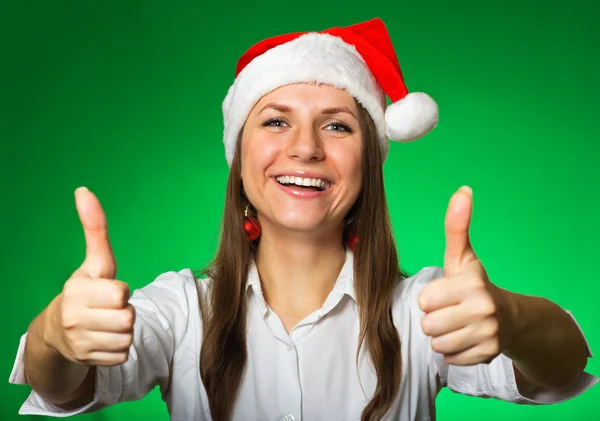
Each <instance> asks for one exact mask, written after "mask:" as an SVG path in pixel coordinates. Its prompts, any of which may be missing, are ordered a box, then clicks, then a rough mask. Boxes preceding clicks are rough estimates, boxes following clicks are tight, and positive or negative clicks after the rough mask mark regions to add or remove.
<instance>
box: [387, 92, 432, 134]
mask: <svg viewBox="0 0 600 421" xmlns="http://www.w3.org/2000/svg"><path fill="white" fill-rule="evenodd" d="M438 115H439V111H438V106H437V103H436V102H435V101H434V100H433V98H431V97H430V96H429V95H427V94H425V93H423V92H411V93H409V94H408V95H407V96H405V97H404V98H402V99H401V100H400V101H398V102H396V103H394V104H392V105H390V106H389V107H388V108H387V110H386V112H385V126H386V134H387V136H388V138H389V139H390V140H395V141H398V142H410V141H411V140H416V139H419V138H421V137H423V136H425V135H426V134H427V133H428V132H430V131H431V130H432V129H433V128H434V127H435V126H437V123H438Z"/></svg>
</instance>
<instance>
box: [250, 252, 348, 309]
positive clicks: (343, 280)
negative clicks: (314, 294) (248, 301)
mask: <svg viewBox="0 0 600 421" xmlns="http://www.w3.org/2000/svg"><path fill="white" fill-rule="evenodd" d="M248 288H252V290H253V291H254V293H255V294H256V296H257V297H258V299H259V301H260V303H261V304H262V306H263V308H265V309H266V308H267V304H266V302H265V299H264V296H263V293H262V288H261V285H260V277H259V276H258V269H257V268H256V262H255V261H254V257H253V256H250V266H249V269H248V279H247V280H246V291H248ZM332 293H337V294H342V295H344V294H345V295H348V296H350V297H351V298H352V299H353V300H354V301H356V292H355V289H354V254H353V253H352V252H351V251H350V250H349V249H346V261H345V262H344V265H343V266H342V270H341V271H340V274H339V275H338V278H337V280H336V281H335V284H334V286H333V290H332ZM337 294H336V295H337ZM332 295H333V294H329V296H330V297H331V296H332ZM328 300H329V298H328ZM326 302H327V301H326Z"/></svg>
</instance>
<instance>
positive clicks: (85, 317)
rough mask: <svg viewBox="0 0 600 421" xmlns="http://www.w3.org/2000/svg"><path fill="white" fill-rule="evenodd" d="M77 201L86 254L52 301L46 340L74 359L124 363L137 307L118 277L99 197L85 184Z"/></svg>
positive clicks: (79, 191) (85, 362)
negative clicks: (130, 299) (132, 304)
mask: <svg viewBox="0 0 600 421" xmlns="http://www.w3.org/2000/svg"><path fill="white" fill-rule="evenodd" d="M75 200H76V207H77V213H78V214H79V218H80V220H81V225H82V226H83V233H84V235H85V243H86V256H85V260H84V261H83V264H82V265H81V266H80V267H79V268H78V269H77V270H76V271H75V272H74V273H73V275H72V276H71V277H70V278H69V279H68V280H67V281H66V283H65V285H64V287H63V290H62V292H61V293H60V294H59V295H58V296H57V297H56V298H55V299H54V300H53V302H52V303H51V304H50V306H49V316H48V318H47V323H48V325H47V327H46V329H44V332H45V333H44V336H45V341H46V343H47V344H48V345H49V346H51V347H52V348H54V349H56V350H57V351H58V352H59V353H60V354H61V355H62V356H63V357H65V358H66V359H68V360H70V361H73V362H75V363H79V364H85V365H90V366H94V365H117V364H121V363H123V362H125V361H127V359H128V355H129V347H130V346H131V343H132V341H133V324H134V320H135V310H134V308H133V306H131V305H130V304H128V300H129V294H130V291H129V287H128V286H127V284H126V283H124V282H121V281H117V280H115V279H114V278H115V276H116V273H117V262H116V259H115V256H114V253H113V251H112V247H111V245H110V241H109V239H108V228H107V223H106V216H105V214H104V211H103V210H102V206H101V205H100V202H99V201H98V199H97V198H96V196H95V195H94V194H93V193H92V192H90V191H89V190H87V189H86V188H85V187H80V188H79V189H77V190H76V192H75Z"/></svg>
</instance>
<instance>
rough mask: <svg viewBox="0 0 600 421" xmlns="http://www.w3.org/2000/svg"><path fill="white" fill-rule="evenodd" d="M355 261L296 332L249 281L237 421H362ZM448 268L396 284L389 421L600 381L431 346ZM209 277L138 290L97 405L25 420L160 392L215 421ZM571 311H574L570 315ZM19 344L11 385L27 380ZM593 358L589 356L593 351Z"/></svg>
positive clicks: (175, 279)
mask: <svg viewBox="0 0 600 421" xmlns="http://www.w3.org/2000/svg"><path fill="white" fill-rule="evenodd" d="M352 267H353V255H352V253H351V252H348V253H347V258H346V262H345V263H344V266H343V267H342V270H341V272H340V275H339V277H338V279H337V281H336V283H335V286H334V288H333V290H332V291H331V293H330V294H329V296H328V297H327V299H326V300H325V303H324V304H323V306H322V308H321V309H319V310H317V311H315V312H313V313H312V314H310V315H308V316H307V317H306V318H305V319H304V320H302V321H301V322H300V323H298V325H297V326H295V327H294V328H293V329H292V330H291V331H290V333H289V334H288V333H287V332H286V329H285V328H284V326H283V323H282V322H281V320H280V319H279V317H278V316H277V315H276V314H275V313H274V312H273V311H272V310H271V309H270V308H269V306H268V305H267V304H266V303H265V300H264V298H263V294H262V291H261V287H260V280H259V277H258V272H257V270H256V267H255V266H254V264H253V265H251V268H250V271H249V274H248V292H247V293H248V297H247V298H248V312H249V313H248V330H247V332H248V334H247V343H248V360H247V364H246V370H245V372H244V375H243V379H242V382H241V386H240V390H239V395H238V399H237V401H236V404H235V407H234V411H233V421H257V420H261V421H262V420H265V421H320V420H322V421H338V420H339V421H354V420H360V414H361V412H362V410H363V408H364V407H365V405H366V404H367V403H368V401H369V399H370V396H372V394H373V392H374V390H375V385H376V382H377V378H376V375H375V372H374V369H373V368H372V366H371V363H370V361H369V360H368V359H367V358H365V355H364V353H361V355H360V358H359V363H358V367H357V365H356V349H357V339H358V332H359V318H358V308H357V305H356V301H355V295H354V284H353V269H352ZM441 276H443V271H442V269H440V268H438V267H427V268H424V269H422V270H421V271H419V272H418V273H417V274H416V275H414V276H412V277H410V278H408V279H405V280H403V281H402V282H399V283H398V287H397V288H396V291H395V294H394V299H393V308H392V312H393V319H394V323H395V325H396V327H397V329H398V332H399V334H400V340H401V346H402V360H403V369H402V380H401V386H400V391H399V392H398V393H397V396H396V399H395V400H394V403H393V405H392V407H391V408H390V410H389V411H388V413H387V415H386V417H385V420H386V421H392V420H394V421H409V420H410V421H424V420H434V419H435V398H436V396H437V394H438V392H439V391H440V389H441V388H442V387H445V386H447V387H449V388H450V389H451V390H453V391H455V392H457V393H463V394H468V395H475V396H488V397H493V398H498V399H502V400H506V401H512V402H517V403H531V404H536V403H553V402H559V401H563V400H566V399H570V398H572V397H574V396H576V395H578V394H580V393H582V392H583V391H585V390H587V389H588V388H590V387H591V386H593V385H594V384H596V383H597V382H598V380H599V379H598V378H597V377H595V376H592V375H590V374H587V373H582V374H581V376H580V377H579V378H578V379H577V381H575V382H574V383H573V384H572V385H570V386H569V387H567V388H565V389H564V390H562V391H560V392H557V391H549V390H544V389H535V390H530V391H528V392H525V391H524V390H519V389H518V388H517V385H516V383H515V376H514V371H513V365H512V362H511V360H510V359H508V358H507V357H506V356H504V355H499V356H498V357H497V358H495V359H494V360H493V361H492V362H491V363H490V364H479V365H475V366H469V367H460V366H448V365H447V364H446V363H445V362H444V359H443V357H442V356H441V355H440V354H437V353H435V352H434V351H433V350H432V349H431V347H430V338H429V337H427V336H426V335H425V334H424V333H423V331H422V329H421V325H420V321H421V318H422V317H423V312H422V311H421V310H420V308H419V306H418V304H417V296H418V294H419V292H420V291H421V289H422V288H423V287H424V286H425V285H426V284H427V283H428V282H430V281H432V280H434V279H436V278H439V277H441ZM209 282H210V281H209V280H207V279H201V280H198V281H196V280H195V279H194V276H193V274H192V272H191V271H190V270H189V269H184V270H181V271H180V272H167V273H164V274H162V275H160V276H159V277H158V278H157V279H156V280H154V281H153V282H152V283H150V284H148V285H147V286H145V287H144V288H141V289H139V290H136V291H134V293H133V295H132V297H131V299H130V303H131V304H132V305H133V306H134V307H135V308H136V321H135V327H134V332H135V333H134V342H133V345H132V347H131V349H130V357H129V360H128V361H127V362H125V363H124V364H121V365H119V366H114V367H98V368H97V370H98V374H97V377H96V392H95V394H94V400H93V401H92V402H91V403H90V404H88V405H85V406H83V407H81V408H79V409H75V410H68V411H67V410H62V409H60V408H58V407H56V406H54V405H52V404H49V403H47V402H45V401H44V400H43V399H42V398H41V397H40V396H39V395H38V394H37V393H35V392H34V391H32V393H31V394H30V396H29V397H28V399H27V400H26V401H25V403H24V404H23V405H22V407H21V409H20V411H19V413H20V414H37V415H48V416H68V415H75V414H79V413H84V412H93V411H97V410H99V409H101V408H106V407H108V406H110V405H113V404H115V403H117V402H122V401H129V400H136V399H141V398H142V397H144V396H145V395H146V394H147V393H148V392H149V391H150V390H152V389H153V388H154V387H155V386H159V387H160V390H161V394H162V398H163V399H164V400H165V402H166V404H167V407H168V411H169V413H170V416H171V420H173V421H201V420H202V421H204V420H206V421H209V420H210V419H211V418H210V415H209V409H208V408H209V406H208V400H207V396H206V392H205V390H204V387H203V384H202V381H201V378H200V374H199V370H198V360H199V353H200V347H201V338H202V325H201V319H200V314H199V309H198V298H197V291H196V286H195V283H198V286H199V287H200V288H201V289H202V290H203V291H206V288H207V285H208V283H209ZM569 314H570V313H569ZM26 338H27V334H24V335H23V336H22V337H21V342H20V345H19V349H18V353H17V357H16V361H15V364H14V368H13V371H12V373H11V376H10V382H11V383H15V384H26V379H25V375H24V366H23V351H24V346H25V341H26ZM588 355H589V356H590V357H591V356H592V354H591V351H590V350H589V346H588Z"/></svg>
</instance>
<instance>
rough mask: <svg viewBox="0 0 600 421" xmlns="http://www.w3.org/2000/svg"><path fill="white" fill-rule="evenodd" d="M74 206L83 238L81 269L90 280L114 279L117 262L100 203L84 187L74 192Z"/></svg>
mask: <svg viewBox="0 0 600 421" xmlns="http://www.w3.org/2000/svg"><path fill="white" fill-rule="evenodd" d="M75 206H76V208H77V213H78V214H79V220H80V221H81V226H82V227H83V234H84V236H85V261H84V262H83V265H82V267H81V269H83V270H85V272H87V274H88V275H89V276H90V277H91V278H109V279H114V278H115V276H116V275H117V261H116V259H115V255H114V253H113V250H112V247H111V245H110V241H109V238H108V225H107V222H106V215H105V213H104V210H103V209H102V205H100V201H99V200H98V198H97V197H96V195H94V193H92V192H91V191H89V190H88V189H87V188H86V187H79V188H78V189H76V190H75Z"/></svg>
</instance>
